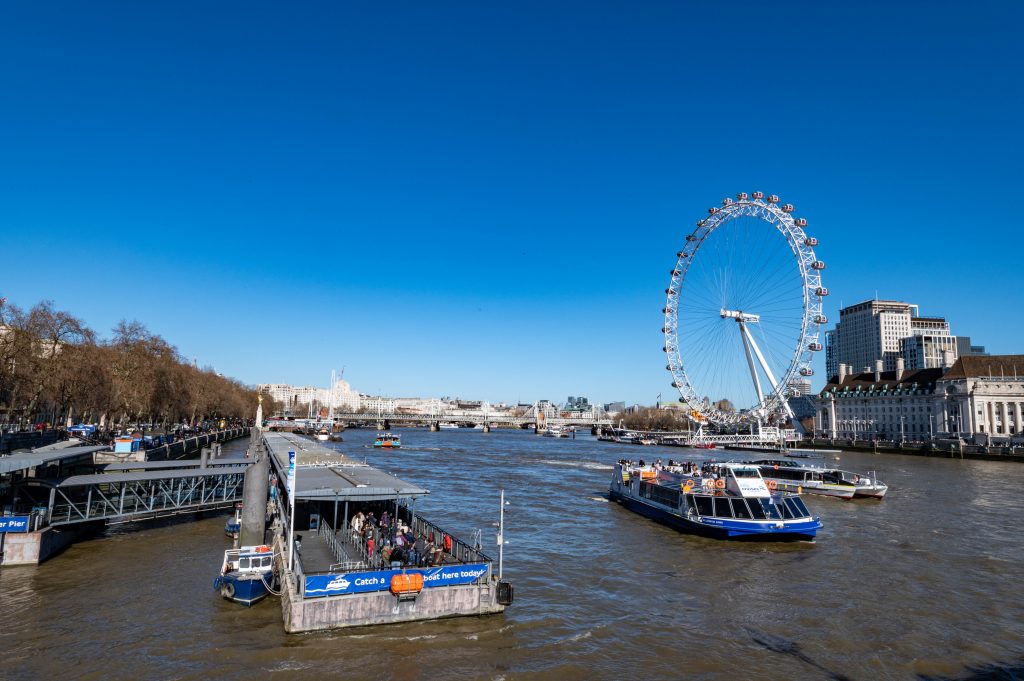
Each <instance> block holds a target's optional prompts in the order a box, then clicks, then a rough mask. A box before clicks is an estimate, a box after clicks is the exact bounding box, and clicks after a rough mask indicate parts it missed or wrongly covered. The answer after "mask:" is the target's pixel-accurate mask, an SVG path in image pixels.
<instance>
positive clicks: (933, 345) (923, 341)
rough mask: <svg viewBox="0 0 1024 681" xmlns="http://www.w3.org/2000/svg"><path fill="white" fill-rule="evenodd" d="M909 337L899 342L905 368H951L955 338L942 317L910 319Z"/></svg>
mask: <svg viewBox="0 0 1024 681" xmlns="http://www.w3.org/2000/svg"><path fill="white" fill-rule="evenodd" d="M910 331H911V334H912V335H910V336H907V337H906V338H903V339H901V340H900V351H901V354H902V356H903V362H904V366H905V368H906V369H907V370H908V371H910V370H914V369H936V368H939V367H950V366H953V362H955V361H956V358H957V343H956V336H953V335H951V334H950V333H949V322H947V321H946V320H945V319H943V318H942V317H912V318H911V320H910Z"/></svg>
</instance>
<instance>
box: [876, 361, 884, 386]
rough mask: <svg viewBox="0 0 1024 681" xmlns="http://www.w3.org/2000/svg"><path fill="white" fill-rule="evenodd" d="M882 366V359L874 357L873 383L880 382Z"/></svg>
mask: <svg viewBox="0 0 1024 681" xmlns="http://www.w3.org/2000/svg"><path fill="white" fill-rule="evenodd" d="M882 366H883V364H882V360H880V359H876V360H875V383H881V382H882Z"/></svg>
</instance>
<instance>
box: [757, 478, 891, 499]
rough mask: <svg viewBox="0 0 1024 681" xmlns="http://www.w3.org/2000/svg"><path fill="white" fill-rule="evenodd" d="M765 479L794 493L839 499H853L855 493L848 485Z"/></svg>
mask: <svg viewBox="0 0 1024 681" xmlns="http://www.w3.org/2000/svg"><path fill="white" fill-rule="evenodd" d="M765 480H773V481H774V482H775V483H776V485H778V489H780V490H782V491H784V492H793V493H794V494H816V495H818V496H822V497H835V498H837V499H853V497H854V494H855V493H854V488H853V487H847V486H839V485H835V486H830V487H817V486H815V485H813V484H808V483H806V482H792V481H787V480H775V479H774V478H770V477H767V476H766V477H765ZM883 494H884V493H883Z"/></svg>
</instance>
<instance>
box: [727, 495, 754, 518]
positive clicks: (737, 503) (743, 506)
mask: <svg viewBox="0 0 1024 681" xmlns="http://www.w3.org/2000/svg"><path fill="white" fill-rule="evenodd" d="M731 501H732V514H733V515H734V516H736V517H737V518H749V517H750V510H749V509H748V508H747V502H746V501H744V500H743V499H732V500H731Z"/></svg>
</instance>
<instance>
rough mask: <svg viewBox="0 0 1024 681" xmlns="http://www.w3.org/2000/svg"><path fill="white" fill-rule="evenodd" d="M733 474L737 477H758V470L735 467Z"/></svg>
mask: <svg viewBox="0 0 1024 681" xmlns="http://www.w3.org/2000/svg"><path fill="white" fill-rule="evenodd" d="M732 474H733V475H735V476H736V477H737V478H756V477H758V474H757V471H756V470H754V469H753V468H733V469H732Z"/></svg>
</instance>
